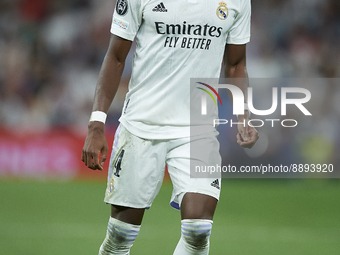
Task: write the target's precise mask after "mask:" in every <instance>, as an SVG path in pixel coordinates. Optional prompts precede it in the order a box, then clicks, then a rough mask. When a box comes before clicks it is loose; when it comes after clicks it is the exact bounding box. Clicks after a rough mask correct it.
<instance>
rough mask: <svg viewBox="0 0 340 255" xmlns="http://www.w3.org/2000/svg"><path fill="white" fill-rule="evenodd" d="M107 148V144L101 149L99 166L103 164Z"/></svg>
mask: <svg viewBox="0 0 340 255" xmlns="http://www.w3.org/2000/svg"><path fill="white" fill-rule="evenodd" d="M108 150H109V148H108V147H107V146H104V147H103V149H102V151H101V155H100V165H101V166H102V165H104V162H105V160H106V156H107V152H108Z"/></svg>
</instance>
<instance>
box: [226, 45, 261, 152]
mask: <svg viewBox="0 0 340 255" xmlns="http://www.w3.org/2000/svg"><path fill="white" fill-rule="evenodd" d="M223 62H224V66H225V76H226V77H227V78H239V79H235V80H234V81H235V83H234V84H233V85H236V86H237V87H239V88H240V89H241V90H242V92H243V95H245V97H244V98H245V103H246V100H247V89H248V85H249V79H248V72H247V65H246V45H245V44H241V45H236V44H226V46H225V51H224V58H223ZM228 93H229V98H230V100H231V102H233V98H232V94H231V93H230V92H229V91H228ZM238 121H239V122H240V123H242V124H238V125H237V127H238V133H237V135H236V138H237V143H238V144H239V145H241V146H242V147H244V148H252V147H253V146H254V145H255V143H256V141H257V140H258V139H259V135H258V132H257V130H256V129H255V128H254V127H250V126H248V110H245V111H244V114H243V115H238ZM243 123H245V125H243Z"/></svg>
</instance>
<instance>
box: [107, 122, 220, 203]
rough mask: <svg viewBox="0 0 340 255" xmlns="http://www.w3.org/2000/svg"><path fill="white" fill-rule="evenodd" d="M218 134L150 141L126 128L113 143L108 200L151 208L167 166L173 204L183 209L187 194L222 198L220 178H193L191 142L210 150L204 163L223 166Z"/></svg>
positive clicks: (122, 128)
mask: <svg viewBox="0 0 340 255" xmlns="http://www.w3.org/2000/svg"><path fill="white" fill-rule="evenodd" d="M217 135H218V132H217V131H216V133H214V134H213V135H211V136H208V137H206V136H205V137H202V136H201V137H199V136H197V137H195V138H194V139H193V137H191V138H190V137H186V138H178V139H167V140H149V139H143V138H140V137H137V136H135V135H133V134H131V133H130V132H129V131H128V130H127V129H126V128H125V127H124V126H123V125H121V124H120V125H119V127H118V128H117V131H116V134H115V139H114V142H113V148H112V154H111V158H110V167H109V173H108V183H107V189H106V192H105V199H104V201H105V202H106V203H108V204H114V205H120V206H125V207H132V208H146V209H147V208H150V206H151V204H152V202H153V200H154V199H155V197H156V195H157V194H158V192H159V190H160V188H161V185H162V182H163V178H164V171H165V165H166V164H167V166H168V172H169V174H170V178H171V181H172V184H173V192H172V196H171V200H170V205H171V206H172V207H174V208H176V209H180V205H181V202H182V199H183V196H184V194H185V193H186V192H193V193H200V194H205V195H209V196H212V197H214V198H216V199H217V200H218V199H219V196H220V184H221V179H220V178H190V143H191V146H193V145H195V146H196V145H197V146H202V148H205V151H209V153H207V154H205V155H207V156H206V158H201V159H200V163H201V164H206V165H216V164H219V165H221V157H220V154H219V142H218V140H217Z"/></svg>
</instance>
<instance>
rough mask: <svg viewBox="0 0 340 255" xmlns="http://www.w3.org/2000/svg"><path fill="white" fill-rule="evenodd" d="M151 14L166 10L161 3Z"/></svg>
mask: <svg viewBox="0 0 340 255" xmlns="http://www.w3.org/2000/svg"><path fill="white" fill-rule="evenodd" d="M152 11H153V12H167V11H168V10H167V9H166V8H165V6H164V4H163V2H161V3H160V4H158V5H157V6H155V8H153V9H152Z"/></svg>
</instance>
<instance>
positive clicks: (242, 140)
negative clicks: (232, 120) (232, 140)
mask: <svg viewBox="0 0 340 255" xmlns="http://www.w3.org/2000/svg"><path fill="white" fill-rule="evenodd" d="M244 120H245V125H243V121H244ZM238 121H239V122H242V124H238V125H237V128H238V133H237V135H236V138H237V143H238V144H239V145H241V146H242V147H243V148H248V149H250V148H252V147H253V146H254V145H255V143H256V141H257V140H258V139H259V134H258V132H257V130H256V129H255V128H254V127H250V126H249V125H248V116H245V117H244V116H239V118H238Z"/></svg>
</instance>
